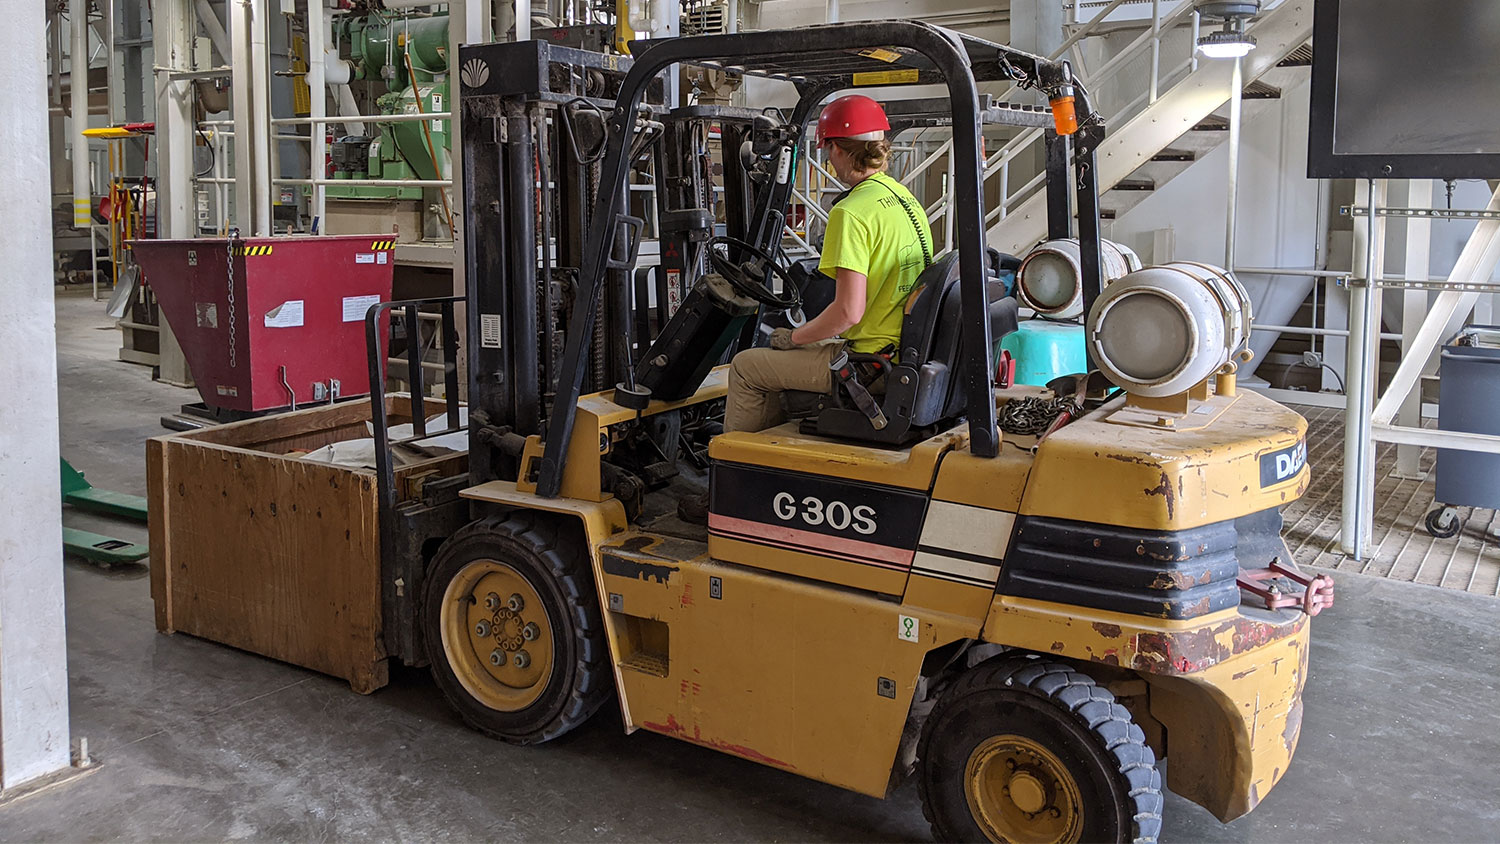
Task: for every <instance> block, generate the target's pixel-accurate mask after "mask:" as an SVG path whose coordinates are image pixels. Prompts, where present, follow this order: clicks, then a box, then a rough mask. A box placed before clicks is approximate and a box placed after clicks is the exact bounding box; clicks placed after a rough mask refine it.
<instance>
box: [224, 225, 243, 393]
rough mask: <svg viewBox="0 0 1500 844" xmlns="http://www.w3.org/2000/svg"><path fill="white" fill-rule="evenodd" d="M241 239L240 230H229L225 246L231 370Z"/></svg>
mask: <svg viewBox="0 0 1500 844" xmlns="http://www.w3.org/2000/svg"><path fill="white" fill-rule="evenodd" d="M239 239H240V230H239V229H237V228H232V229H230V230H229V240H228V241H227V242H226V243H225V245H224V263H225V265H226V266H228V268H229V289H228V296H227V297H226V301H227V302H228V303H229V368H230V369H234V368H235V352H234V345H235V336H234V334H235V330H234V244H235V241H237V240H239Z"/></svg>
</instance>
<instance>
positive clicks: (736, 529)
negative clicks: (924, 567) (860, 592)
mask: <svg viewBox="0 0 1500 844" xmlns="http://www.w3.org/2000/svg"><path fill="white" fill-rule="evenodd" d="M708 532H709V533H710V534H714V535H717V536H722V537H724V538H726V539H738V540H741V541H745V542H755V543H758V544H761V545H770V546H773V547H776V548H785V549H787V550H790V551H803V552H806V553H809V554H818V555H820V556H824V557H833V558H835V559H839V560H845V561H847V562H851V563H863V564H865V565H868V566H877V567H879V568H884V569H891V570H893V571H907V570H909V569H910V568H911V561H912V557H913V556H914V555H915V554H916V552H915V550H914V549H910V548H894V547H892V546H889V545H877V544H875V543H873V542H861V541H859V540H857V539H846V538H844V537H840V536H829V535H827V534H822V533H814V532H813V531H810V530H798V529H796V528H790V527H786V526H785V525H772V524H767V523H765V522H755V521H751V520H749V519H736V518H734V517H732V516H721V515H719V514H718V513H709V514H708Z"/></svg>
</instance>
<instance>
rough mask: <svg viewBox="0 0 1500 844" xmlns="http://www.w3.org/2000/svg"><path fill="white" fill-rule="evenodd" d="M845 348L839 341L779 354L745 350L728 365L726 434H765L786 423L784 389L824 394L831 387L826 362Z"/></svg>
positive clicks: (830, 378)
mask: <svg viewBox="0 0 1500 844" xmlns="http://www.w3.org/2000/svg"><path fill="white" fill-rule="evenodd" d="M842 348H844V341H842V340H824V341H823V342H821V343H815V344H813V345H811V346H802V347H800V348H796V349H787V350H785V351H778V350H776V349H768V348H764V347H762V348H758V349H746V350H745V351H743V352H740V353H739V354H737V355H735V356H734V360H733V361H732V362H730V364H729V394H728V397H727V401H726V406H725V409H724V430H725V431H764V430H765V429H767V428H770V427H773V426H775V425H780V424H781V423H782V422H785V421H786V415H785V414H784V413H783V412H782V409H781V393H782V391H783V390H806V391H807V392H810V393H826V392H828V391H829V390H831V389H832V388H833V375H832V374H831V373H830V372H829V371H828V363H829V361H831V360H833V358H834V356H835V355H837V354H838V353H839V350H840V349H842Z"/></svg>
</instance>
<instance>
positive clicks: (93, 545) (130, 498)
mask: <svg viewBox="0 0 1500 844" xmlns="http://www.w3.org/2000/svg"><path fill="white" fill-rule="evenodd" d="M61 462H62V500H63V503H64V504H71V505H73V506H74V507H77V508H78V509H80V510H87V511H88V512H91V513H101V514H104V515H107V516H121V517H124V518H127V519H133V520H135V521H138V522H144V521H146V499H144V498H142V497H140V496H139V495H127V494H125V493H123V492H113V491H111V490H107V489H99V488H98V487H95V486H94V485H93V484H91V483H89V482H88V481H87V480H86V479H85V478H84V477H83V473H82V472H80V471H78V470H77V469H74V468H73V466H72V465H71V464H69V463H68V461H67V460H62V461H61ZM63 548H64V549H66V550H67V551H68V553H71V554H77V555H78V556H80V557H83V558H84V559H87V560H89V561H91V562H95V563H109V564H111V565H114V564H120V563H133V562H136V561H138V560H141V559H143V558H144V557H146V555H148V554H150V553H151V551H150V549H149V548H147V547H146V546H144V545H136V544H134V543H131V542H126V541H125V540H123V539H115V538H113V537H109V536H104V535H103V534H98V533H90V532H89V531H86V530H79V529H77V528H70V527H64V528H63Z"/></svg>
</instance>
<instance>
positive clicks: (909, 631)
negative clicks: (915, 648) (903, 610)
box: [896, 615, 922, 642]
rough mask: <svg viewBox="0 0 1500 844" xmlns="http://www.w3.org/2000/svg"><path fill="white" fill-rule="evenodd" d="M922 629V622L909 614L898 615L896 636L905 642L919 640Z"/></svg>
mask: <svg viewBox="0 0 1500 844" xmlns="http://www.w3.org/2000/svg"><path fill="white" fill-rule="evenodd" d="M921 629H922V622H920V621H918V620H917V619H915V618H913V617H911V616H909V615H901V616H897V617H896V638H897V639H900V640H901V641H903V642H915V641H917V633H918V632H919V631H920V630H921Z"/></svg>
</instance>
